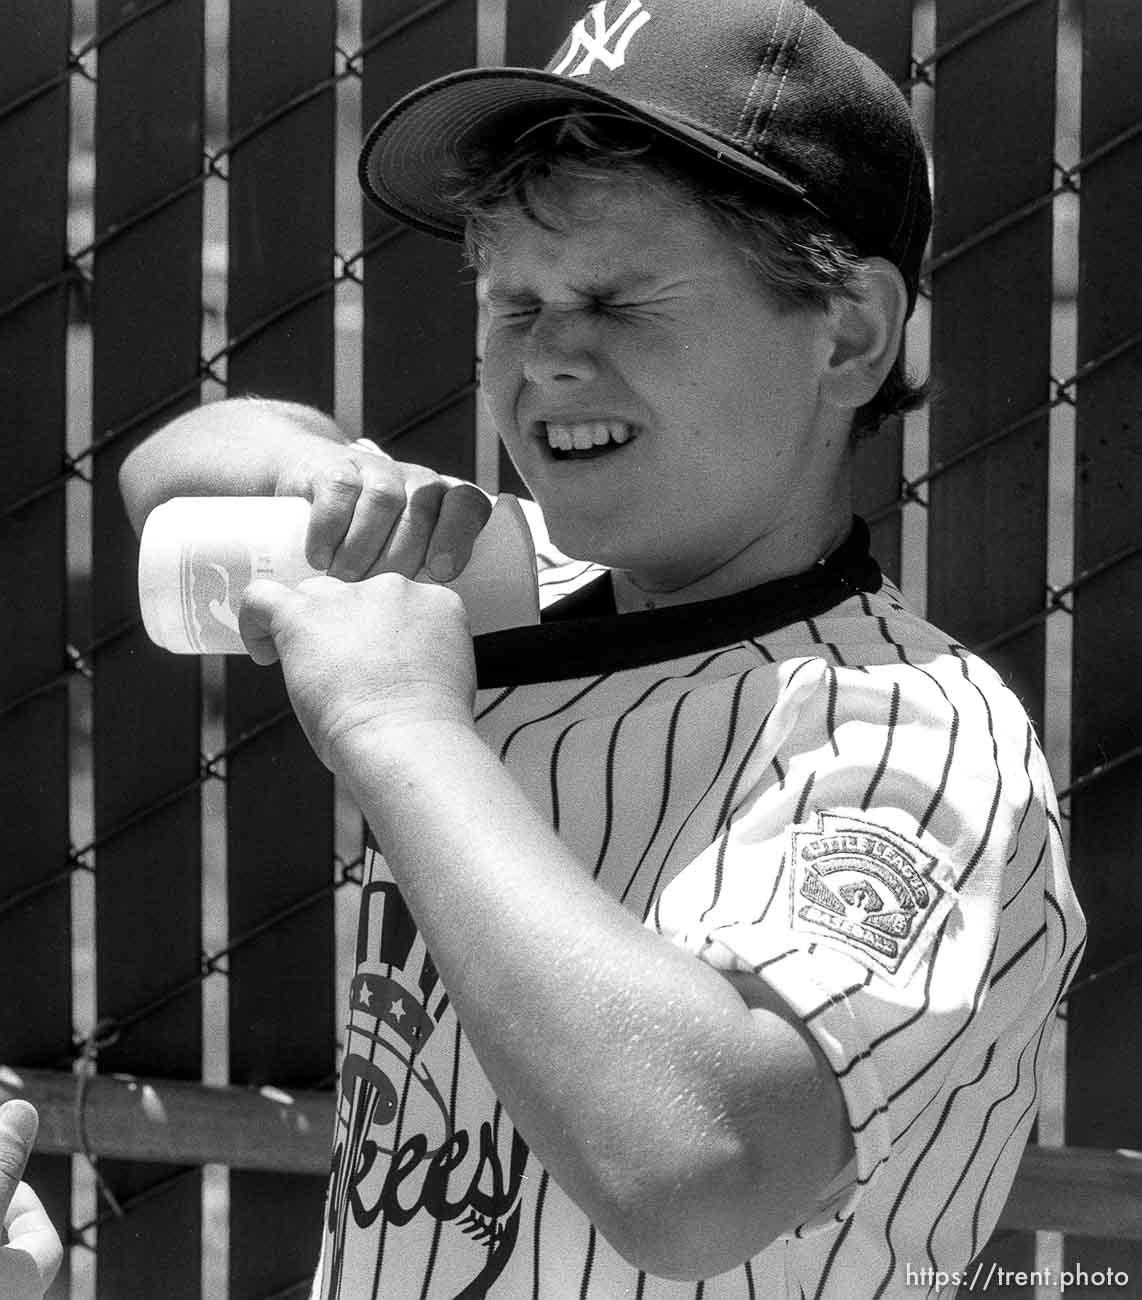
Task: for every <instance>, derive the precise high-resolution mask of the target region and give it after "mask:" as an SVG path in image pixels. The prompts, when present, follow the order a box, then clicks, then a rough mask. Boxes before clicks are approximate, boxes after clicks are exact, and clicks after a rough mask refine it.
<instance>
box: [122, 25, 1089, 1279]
mask: <svg viewBox="0 0 1142 1300" xmlns="http://www.w3.org/2000/svg"><path fill="white" fill-rule="evenodd" d="M362 179H363V182H364V184H365V188H366V191H367V192H368V193H369V194H370V196H371V197H373V198H374V199H375V200H376V201H378V202H380V203H382V204H383V205H384V206H386V207H387V208H388V209H389V210H390V211H393V212H395V213H397V214H398V215H400V216H401V217H402V219H404V220H406V221H409V222H411V223H412V224H415V225H418V226H420V227H422V228H425V229H429V230H433V231H435V232H436V233H440V234H446V235H451V236H453V237H460V236H461V235H463V236H464V237H466V238H467V240H468V242H469V247H470V250H471V253H472V257H473V261H474V263H475V265H476V267H477V270H478V273H479V284H480V294H481V300H482V303H483V306H484V313H485V322H484V327H483V376H482V383H483V388H484V393H485V398H486V400H487V402H488V404H489V408H490V410H491V412H492V414H493V417H494V419H495V421H496V425H497V428H498V431H499V433H500V435H501V437H502V438H503V439H504V441H505V443H506V445H507V447H508V449H509V451H510V452H511V454H512V457H513V459H514V461H515V463H516V465H517V467H518V468H519V470H520V473H521V474H522V476H523V478H524V479H525V481H526V482H527V484H528V487H529V489H530V491H531V492H532V494H533V495H534V497H535V499H536V501H537V502H538V504H539V505H540V506H541V507H542V510H543V515H544V519H545V523H546V525H547V527H548V529H549V530H550V533H551V537H552V539H553V541H554V542H555V543H556V545H557V546H559V547H560V548H561V550H562V551H564V552H565V553H566V554H567V555H570V556H573V557H576V558H577V559H579V560H588V561H591V562H592V564H591V565H590V566H587V567H586V568H584V566H583V565H581V564H580V565H579V566H578V568H577V569H576V571H575V576H574V577H573V578H572V579H570V580H569V581H568V583H567V584H565V586H560V585H559V584H558V583H554V584H551V586H550V587H549V590H557V591H559V592H562V591H564V590H565V589H569V588H572V587H573V588H574V590H571V591H570V594H567V595H564V596H563V598H562V599H559V600H557V601H555V602H554V603H553V604H552V605H551V607H550V608H549V610H548V616H547V621H546V622H545V623H544V624H543V625H542V626H540V627H538V628H523V629H514V630H509V631H507V632H503V633H498V634H495V635H494V636H490V637H484V638H480V639H479V643H478V644H477V646H476V649H475V653H473V646H472V641H471V638H470V637H469V636H468V635H467V630H466V623H465V618H464V614H463V610H462V607H461V605H460V603H459V601H458V599H457V598H455V597H454V596H453V595H452V594H451V593H450V592H448V591H446V590H444V589H442V588H438V587H433V586H431V585H426V584H418V583H410V582H407V581H405V580H404V579H403V578H402V577H401V576H399V575H401V574H411V573H413V572H416V571H417V570H418V569H419V567H420V565H421V563H422V562H423V561H425V560H427V561H429V563H430V566H435V567H434V568H433V572H434V573H435V574H436V576H439V577H444V578H446V577H448V576H450V571H451V570H452V569H453V568H455V567H457V565H458V564H460V563H462V561H463V559H464V558H465V557H466V554H467V549H468V547H469V546H470V543H471V538H472V537H473V536H474V535H475V533H476V532H478V529H479V527H480V525H481V524H482V522H483V520H484V518H485V517H486V514H487V503H486V502H485V501H484V500H483V498H482V497H481V496H480V495H478V494H476V493H475V492H474V490H473V489H471V488H470V487H467V486H464V485H458V484H455V483H453V482H451V481H447V480H443V479H439V478H437V477H435V476H433V475H431V474H429V473H427V472H426V471H421V470H417V469H415V468H412V467H405V466H399V465H397V464H395V463H394V462H392V461H390V460H388V459H387V458H386V457H383V456H382V455H380V454H379V453H375V452H371V451H370V450H369V449H368V448H367V447H361V446H357V447H353V448H346V447H345V446H344V443H343V440H342V439H341V435H340V434H339V433H338V432H337V431H336V430H335V429H334V428H333V427H332V426H331V424H330V423H329V422H328V421H326V420H325V419H324V417H321V416H318V415H316V414H315V413H311V412H304V411H302V410H300V409H299V408H295V407H288V406H284V405H277V404H273V403H249V404H242V403H238V404H234V403H230V404H224V405H222V406H220V407H215V408H206V409H205V410H203V411H200V412H196V413H193V414H191V415H189V416H186V417H183V418H182V419H181V420H180V421H177V422H176V423H175V424H174V425H172V426H170V428H169V429H168V430H166V431H164V432H162V433H160V434H158V435H156V437H155V438H154V439H152V440H150V441H149V442H148V443H147V444H145V445H144V446H143V447H141V448H140V449H139V450H138V451H137V452H136V453H135V454H134V456H133V457H132V458H131V459H130V460H129V461H128V463H127V465H126V466H125V468H124V478H123V483H124V492H125V496H126V498H127V501H128V504H129V508H130V510H131V514H132V518H133V519H134V520H135V521H136V523H139V522H140V521H141V519H142V518H143V517H144V516H145V513H146V511H147V509H149V508H150V506H152V505H153V504H155V503H156V502H157V501H158V500H161V499H163V498H164V497H166V496H170V495H174V494H175V493H177V492H187V491H197V492H203V491H219V490H223V491H258V492H265V491H287V492H300V493H302V494H305V495H309V496H310V497H311V498H312V499H313V501H314V522H313V524H312V526H311V535H310V539H309V544H310V553H311V558H312V559H313V560H314V562H315V563H317V564H319V565H321V566H324V564H325V563H329V564H330V565H331V569H330V571H331V573H332V574H334V578H322V579H316V580H314V581H313V582H311V583H307V584H304V585H303V586H302V587H301V588H299V589H297V590H294V591H289V590H286V589H284V588H281V587H278V586H275V585H273V584H266V583H261V584H256V585H255V586H254V588H252V589H251V591H250V593H249V595H248V597H247V600H246V602H245V603H244V606H243V611H242V626H243V634H244V637H245V639H246V643H247V646H248V647H249V649H250V651H251V653H252V654H253V655H254V657H255V658H256V659H257V660H258V661H259V662H263V663H268V662H272V661H273V660H274V659H277V658H280V660H281V663H282V666H283V670H284V673H285V679H286V683H287V686H288V688H289V691H290V695H291V699H292V701H293V704H294V707H295V709H296V711H297V714H298V716H299V718H300V720H301V722H302V725H303V727H304V728H305V730H306V733H307V735H308V736H309V738H310V740H311V742H312V744H313V745H314V748H315V749H316V751H317V753H318V754H319V755H320V757H321V758H322V759H323V761H325V762H326V763H327V764H328V765H329V766H330V767H331V768H332V770H333V771H335V772H336V773H338V775H339V776H341V777H342V778H343V780H344V781H345V782H346V783H347V784H348V786H349V788H350V789H351V791H352V792H353V794H354V796H355V798H356V799H357V801H358V802H359V804H360V806H361V808H362V810H363V811H364V813H365V816H366V819H367V820H368V822H369V825H370V827H371V828H372V831H373V834H374V835H375V836H376V841H377V843H378V845H379V849H380V852H381V853H383V855H384V856H383V858H382V857H381V856H380V853H376V852H374V853H372V854H371V857H370V861H369V864H368V874H367V879H366V883H365V887H364V891H363V896H362V910H361V922H360V929H359V934H358V944H357V961H358V964H357V973H356V975H355V977H354V980H353V986H352V990H351V1000H350V1006H351V1010H350V1025H349V1030H348V1036H347V1041H346V1050H345V1056H344V1061H343V1065H342V1072H341V1084H340V1089H339V1093H338V1120H337V1132H336V1137H335V1150H334V1157H333V1170H332V1176H331V1180H330V1191H329V1199H328V1206H327V1214H326V1221H325V1234H324V1243H323V1249H322V1259H321V1264H320V1268H319V1271H318V1277H317V1280H316V1283H315V1292H314V1293H315V1295H318V1296H322V1297H333V1296H341V1297H353V1298H354V1300H372V1298H373V1297H397V1298H401V1300H403V1298H404V1297H408V1296H425V1297H439V1298H441V1300H444V1298H447V1300H459V1298H460V1297H477V1296H492V1297H500V1296H502V1297H512V1298H514V1297H522V1296H538V1297H541V1298H542V1300H556V1298H559V1300H562V1297H572V1296H574V1297H578V1296H583V1295H591V1296H600V1297H607V1298H608V1300H609V1298H611V1297H628V1296H629V1297H644V1298H645V1300H668V1298H672V1297H681V1296H687V1297H692V1296H697V1295H700V1296H702V1297H703V1298H704V1300H715V1298H717V1300H728V1298H729V1297H735V1298H736V1297H741V1298H742V1300H745V1297H750V1296H765V1297H772V1296H790V1297H792V1296H815V1297H821V1298H822V1300H824V1298H826V1297H835V1298H837V1300H859V1298H860V1297H870V1298H871V1297H880V1296H902V1295H906V1294H910V1293H914V1290H915V1286H916V1285H917V1279H918V1278H919V1277H920V1276H921V1274H920V1270H926V1272H925V1273H924V1274H923V1281H924V1284H923V1286H922V1287H921V1290H922V1291H923V1292H924V1293H926V1294H933V1293H941V1294H951V1293H953V1292H954V1290H955V1287H956V1285H957V1281H958V1278H957V1277H956V1275H957V1274H962V1272H963V1270H964V1269H965V1268H966V1266H967V1264H968V1262H969V1261H970V1259H971V1257H972V1256H973V1255H974V1254H975V1253H976V1251H978V1249H979V1248H980V1247H981V1246H982V1245H983V1243H984V1241H985V1240H986V1238H987V1236H988V1234H989V1233H990V1231H991V1229H992V1227H993V1226H994V1223H995V1221H996V1218H997V1217H998V1214H999V1211H1000V1209H1001V1208H1002V1204H1003V1201H1004V1199H1005V1196H1006V1193H1007V1190H1008V1188H1009V1187H1010V1183H1011V1179H1012V1177H1013V1176H1014V1172H1015V1169H1016V1167H1017V1165H1018V1161H1019V1156H1020V1153H1021V1150H1022V1147H1023V1144H1024V1142H1025V1140H1026V1136H1027V1132H1028V1130H1029V1127H1030V1125H1031V1122H1032V1120H1033V1117H1034V1112H1035V1098H1036V1090H1037V1077H1038V1072H1039V1070H1040V1069H1041V1067H1042V1061H1043V1056H1044V1051H1043V1049H1044V1044H1045V1040H1046V1036H1047V1034H1048V1033H1049V1030H1050V1026H1051V1024H1052V1021H1053V1017H1054V1008H1055V1006H1056V1004H1057V1001H1058V998H1059V997H1060V996H1061V994H1062V992H1063V990H1064V988H1065V986H1066V983H1067V980H1068V979H1069V976H1070V974H1071V972H1072V971H1073V969H1074V967H1075V964H1076V962H1077V959H1078V956H1079V952H1080V949H1081V943H1082V935H1083V924H1082V919H1081V915H1080V913H1079V911H1078V908H1077V906H1076V904H1075V901H1074V898H1073V895H1072V893H1071V891H1070V886H1069V882H1068V880H1067V876H1066V870H1065V866H1064V863H1063V860H1062V855H1061V846H1060V838H1059V835H1058V827H1057V821H1056V814H1055V811H1054V807H1053V796H1052V793H1051V785H1050V781H1049V777H1048V774H1047V772H1046V769H1045V765H1044V763H1043V760H1042V756H1041V754H1040V752H1039V749H1038V745H1037V743H1036V740H1035V737H1034V735H1033V733H1032V730H1031V727H1030V724H1029V723H1028V721H1027V719H1026V717H1025V716H1024V714H1023V712H1022V710H1021V709H1020V707H1019V705H1018V704H1017V702H1016V701H1015V700H1014V698H1013V697H1012V696H1011V695H1010V694H1009V693H1008V692H1007V691H1006V690H1005V689H1004V688H1003V686H1002V685H1001V683H1000V682H999V681H998V680H997V679H996V677H995V675H994V674H993V673H991V672H990V671H989V670H988V669H987V668H986V667H985V666H984V665H983V664H981V663H980V662H979V661H978V660H976V659H974V658H973V657H972V656H970V655H969V654H968V653H967V652H966V651H964V650H963V649H962V647H959V646H957V645H955V644H952V643H950V642H949V640H948V638H947V637H945V636H943V635H942V634H940V633H939V632H938V631H937V630H936V629H934V628H931V627H930V626H928V625H926V624H924V623H922V622H920V621H919V620H917V619H915V618H914V617H913V616H912V615H910V614H909V613H908V612H907V611H906V610H904V608H903V607H902V605H901V602H900V599H899V593H897V592H896V591H895V590H894V589H893V588H892V587H891V586H890V585H888V584H887V583H885V582H884V581H883V579H882V578H881V575H880V572H879V569H878V568H877V566H876V564H875V561H873V560H872V559H871V557H870V556H869V555H868V551H867V531H866V530H865V529H864V527H863V525H862V524H861V523H860V522H859V521H855V522H854V521H853V520H852V517H851V505H850V493H849V487H848V475H849V458H850V444H851V440H852V437H853V436H854V431H862V430H867V429H868V428H871V427H874V426H875V424H876V423H877V422H878V420H879V419H880V418H882V417H883V415H884V414H886V413H887V412H888V411H891V410H894V409H902V408H903V407H906V406H907V405H909V404H911V403H913V402H914V401H915V400H916V393H915V391H914V390H913V389H912V388H911V387H910V386H909V384H908V382H907V380H906V379H905V378H904V377H903V376H902V374H901V372H900V370H899V368H898V366H897V364H896V359H897V355H898V350H899V344H900V337H901V331H902V329H903V324H904V320H905V318H906V315H907V312H908V310H909V309H910V306H911V304H912V302H913V301H914V299H915V293H916V284H917V277H918V268H919V263H920V259H921V256H922V253H923V248H924V244H925V239H926V233H927V227H928V221H929V202H928V193H927V179H926V172H925V164H924V159H923V152H922V148H921V146H920V144H919V141H918V139H917V136H916V132H915V128H914V127H913V125H912V123H911V121H910V119H909V117H908V113H907V110H906V107H905V105H904V103H903V101H902V99H901V98H900V96H899V94H898V92H897V91H896V90H895V88H894V87H892V86H891V84H890V83H889V82H888V81H887V80H886V79H885V78H884V77H883V75H882V74H880V73H879V72H878V71H877V70H876V69H875V68H873V67H872V65H870V64H868V63H867V61H866V60H863V59H862V58H861V57H860V56H859V55H857V54H856V53H855V52H854V51H851V50H850V49H849V48H848V47H846V46H845V45H843V43H842V42H841V41H840V40H839V38H838V37H837V36H836V35H835V33H833V32H832V30H831V29H830V28H828V27H827V26H826V25H825V24H824V23H823V22H822V21H821V20H820V19H819V18H818V17H817V16H816V15H815V14H814V13H813V12H812V11H811V10H809V9H807V8H805V7H804V6H803V5H801V4H800V3H797V2H796V0H720V2H719V4H718V5H717V7H716V10H715V11H713V12H711V11H710V10H709V9H700V8H699V7H697V6H693V5H683V4H681V3H679V0H645V3H640V0H631V3H629V4H627V6H626V7H625V8H621V5H619V4H617V3H615V2H614V0H612V3H610V4H607V3H605V2H604V3H601V4H596V5H594V6H593V7H592V9H591V10H590V12H589V13H588V15H587V16H585V17H584V18H583V19H582V20H580V22H578V23H577V24H576V25H575V26H574V28H573V29H572V31H571V33H570V34H569V36H568V38H567V40H566V41H565V42H564V44H563V46H562V47H561V49H560V50H559V51H558V52H557V53H556V56H555V58H554V60H553V62H552V64H551V65H550V66H549V70H548V71H547V72H546V73H539V72H528V71H520V70H514V71H513V70H486V69H485V70H478V71H474V72H471V73H461V74H456V75H455V76H452V77H448V78H444V79H443V80H441V81H439V82H436V83H433V84H432V85H430V86H428V87H424V88H421V90H419V91H416V92H413V94H412V95H410V96H408V97H407V98H406V99H405V100H403V101H402V102H401V103H400V104H398V105H397V106H396V107H395V108H394V109H393V110H391V111H390V113H388V114H387V115H386V116H385V118H383V119H382V120H381V122H380V123H378V124H377V126H376V127H375V128H374V129H373V132H372V133H371V135H370V137H369V140H368V142H367V143H366V146H365V150H364V153H363V155H362ZM191 426H193V427H192V428H191ZM188 431H190V432H193V434H194V436H193V438H188V437H187V433H188ZM232 431H235V432H232ZM370 573H376V574H377V576H374V577H371V578H368V580H366V581H359V582H349V583H346V582H340V581H336V580H335V578H338V577H340V578H350V579H358V578H363V577H367V575H369V574H370ZM937 1269H938V1270H940V1271H941V1276H942V1277H943V1278H944V1281H943V1282H942V1283H941V1284H939V1285H929V1283H930V1282H931V1277H932V1272H931V1270H937Z"/></svg>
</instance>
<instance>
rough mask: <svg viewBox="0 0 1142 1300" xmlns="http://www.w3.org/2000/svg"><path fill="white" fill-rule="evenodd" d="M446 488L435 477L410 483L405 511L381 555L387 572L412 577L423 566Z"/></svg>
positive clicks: (383, 566) (383, 567) (384, 569)
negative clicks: (415, 483)
mask: <svg viewBox="0 0 1142 1300" xmlns="http://www.w3.org/2000/svg"><path fill="white" fill-rule="evenodd" d="M446 491H447V488H446V486H445V484H444V483H442V482H441V480H440V479H438V478H436V477H435V476H434V477H433V478H431V479H430V480H429V481H428V482H426V483H420V484H417V485H416V486H410V487H409V488H408V489H407V495H406V498H405V503H404V512H403V513H402V514H401V517H400V518H399V519H398V520H397V523H396V527H395V528H394V529H393V531H392V533H391V535H390V536H389V540H388V545H387V546H386V547H385V553H384V555H383V556H382V560H383V564H382V566H381V567H382V569H383V571H384V572H385V573H399V574H400V575H401V576H402V577H405V578H411V577H413V576H414V575H415V574H417V573H419V572H420V571H421V569H423V568H424V561H425V554H426V552H427V551H428V543H429V542H430V541H431V539H432V534H433V532H434V530H435V528H436V521H437V520H438V519H439V517H440V507H441V504H442V503H443V501H444V494H445V492H446Z"/></svg>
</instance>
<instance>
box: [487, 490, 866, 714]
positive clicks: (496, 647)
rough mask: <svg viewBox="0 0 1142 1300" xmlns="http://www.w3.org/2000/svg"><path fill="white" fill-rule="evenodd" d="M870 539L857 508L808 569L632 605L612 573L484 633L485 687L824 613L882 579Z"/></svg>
mask: <svg viewBox="0 0 1142 1300" xmlns="http://www.w3.org/2000/svg"><path fill="white" fill-rule="evenodd" d="M868 544H869V536H868V525H867V524H866V523H865V522H864V520H863V519H860V518H857V517H856V516H854V517H853V526H852V529H851V531H850V532H849V535H848V537H846V538H845V540H844V541H843V542H842V543H841V545H840V546H838V547H837V549H836V550H835V551H833V552H832V553H831V554H830V555H828V556H826V557H825V559H823V560H819V561H818V562H817V563H816V564H814V565H813V567H812V568H811V569H806V570H805V571H804V572H803V573H797V574H793V575H792V576H791V577H788V578H775V579H774V580H773V581H772V582H765V583H762V584H761V586H759V587H751V588H749V589H748V590H747V591H737V592H734V593H733V594H732V595H729V596H718V597H716V598H715V599H713V600H697V601H692V602H690V603H689V604H685V605H667V606H665V607H664V608H663V609H653V610H645V611H639V612H638V613H631V614H618V613H616V611H615V601H614V593H613V591H612V588H611V577H610V574H609V573H605V574H603V575H601V576H600V577H599V578H597V579H595V581H594V582H591V583H589V584H588V585H587V586H585V587H583V588H581V589H580V590H579V591H576V592H572V593H571V594H570V595H569V596H565V597H564V598H563V599H562V600H560V601H557V602H556V603H555V604H554V605H552V606H551V607H550V609H548V610H545V611H544V615H543V622H542V623H540V624H539V626H538V627H512V628H507V629H506V630H504V631H502V632H489V633H486V634H485V635H484V636H478V637H476V638H475V639H474V645H475V651H476V679H477V681H478V683H479V685H480V687H481V688H483V687H491V686H524V685H529V684H532V683H534V682H554V681H566V680H568V679H569V678H573V677H589V676H594V675H595V674H598V673H609V672H616V671H618V670H620V669H623V668H641V667H643V666H645V665H646V664H653V663H663V662H665V661H666V660H668V659H677V658H678V657H680V656H681V655H687V654H700V653H701V652H702V651H703V650H714V649H716V648H717V647H718V646H723V645H728V644H731V643H733V642H734V641H742V640H745V639H746V638H748V637H757V636H764V635H766V634H767V633H769V632H774V631H776V630H777V629H778V628H780V627H785V626H787V625H788V624H790V623H796V622H800V621H801V620H803V619H807V618H817V617H818V616H820V615H821V614H824V613H825V612H826V611H827V610H830V609H832V607H833V606H834V605H839V604H840V602H841V601H842V600H846V599H848V597H849V596H854V595H856V594H857V592H860V591H877V590H878V589H879V588H880V584H881V580H882V579H881V572H880V566H879V565H878V564H877V562H876V561H875V560H874V559H873V558H872V556H871V555H870V554H869V550H868Z"/></svg>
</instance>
